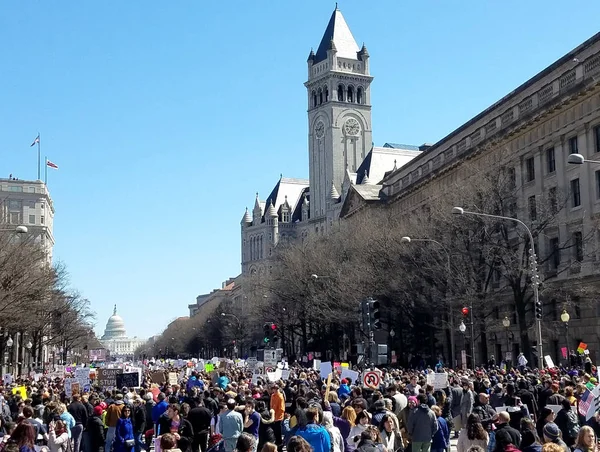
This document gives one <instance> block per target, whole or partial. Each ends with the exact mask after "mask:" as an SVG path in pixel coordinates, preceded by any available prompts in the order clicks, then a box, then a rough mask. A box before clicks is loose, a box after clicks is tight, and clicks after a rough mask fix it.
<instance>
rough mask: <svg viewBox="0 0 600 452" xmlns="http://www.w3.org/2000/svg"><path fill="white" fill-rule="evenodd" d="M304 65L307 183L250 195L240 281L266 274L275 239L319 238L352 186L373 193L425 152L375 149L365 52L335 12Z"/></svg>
mask: <svg viewBox="0 0 600 452" xmlns="http://www.w3.org/2000/svg"><path fill="white" fill-rule="evenodd" d="M307 65H308V80H307V81H306V83H305V84H304V85H305V87H306V93H307V104H308V159H309V161H308V173H309V178H308V180H305V179H292V178H284V177H281V178H280V179H279V181H278V182H277V183H276V184H275V186H274V188H273V190H272V191H271V193H270V194H269V196H268V197H267V198H266V199H265V200H261V199H260V197H259V194H258V193H257V194H256V198H255V201H254V207H253V209H252V210H251V211H250V210H248V209H246V212H245V214H244V216H243V218H242V221H241V266H242V276H251V275H253V274H262V273H265V272H268V271H269V267H270V264H269V258H270V257H271V255H272V252H273V249H274V247H275V246H277V244H278V243H279V242H280V241H287V240H302V239H303V238H304V237H306V236H307V235H308V234H309V233H315V234H324V233H325V232H326V231H327V230H329V228H331V227H332V226H333V225H334V224H336V223H337V222H338V221H339V215H340V211H341V208H342V205H343V202H344V200H345V198H346V194H347V193H348V191H349V189H350V187H352V186H356V187H360V188H357V189H356V190H357V192H358V193H360V194H361V195H362V196H364V197H365V199H368V200H369V199H371V198H373V196H377V194H378V193H379V191H380V189H381V185H379V183H380V181H381V180H382V179H383V178H384V176H385V174H387V173H388V172H391V171H393V170H394V169H397V168H399V167H401V166H402V165H404V164H405V163H407V162H409V161H410V160H412V159H413V158H415V157H416V156H417V155H419V154H421V152H422V151H423V149H425V148H426V147H427V146H426V145H424V146H421V147H417V146H410V145H398V144H393V143H386V144H385V145H384V146H383V147H375V146H373V140H372V122H371V83H372V81H373V76H372V75H371V73H370V68H369V52H368V51H367V48H366V46H365V45H363V46H362V47H359V46H358V45H357V43H356V40H355V39H354V36H353V35H352V32H351V31H350V28H349V27H348V24H347V23H346V20H345V19H344V16H343V15H342V12H341V11H340V10H339V9H338V8H337V7H336V9H335V10H334V11H333V14H332V15H331V18H330V20H329V23H328V24H327V27H326V29H325V33H324V34H323V37H322V39H321V41H320V44H319V46H318V48H317V52H316V53H315V52H314V51H312V50H311V51H310V54H309V56H308V61H307ZM298 108H300V106H298Z"/></svg>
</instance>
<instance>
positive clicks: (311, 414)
mask: <svg viewBox="0 0 600 452" xmlns="http://www.w3.org/2000/svg"><path fill="white" fill-rule="evenodd" d="M306 417H307V421H308V424H307V425H306V426H304V427H300V428H299V429H298V430H297V431H296V435H297V436H300V437H302V438H304V439H305V440H306V441H307V442H308V443H309V444H310V446H311V447H312V449H313V451H314V452H329V451H330V449H331V438H330V436H329V433H328V432H327V430H325V428H324V427H323V426H322V425H320V424H319V410H318V408H316V407H309V408H308V410H306Z"/></svg>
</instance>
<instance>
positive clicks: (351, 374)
mask: <svg viewBox="0 0 600 452" xmlns="http://www.w3.org/2000/svg"><path fill="white" fill-rule="evenodd" d="M358 376H359V374H358V372H356V371H355V370H350V369H348V368H347V367H343V368H342V375H341V377H340V378H341V379H342V380H343V379H344V378H347V379H349V380H350V384H354V383H355V382H356V380H358Z"/></svg>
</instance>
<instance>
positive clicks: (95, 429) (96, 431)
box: [87, 416, 106, 452]
mask: <svg viewBox="0 0 600 452" xmlns="http://www.w3.org/2000/svg"><path fill="white" fill-rule="evenodd" d="M87 432H88V438H89V447H90V452H98V451H99V450H100V448H101V447H104V443H105V441H106V438H105V437H104V424H103V423H102V419H100V417H98V416H92V417H90V418H89V419H88V423H87Z"/></svg>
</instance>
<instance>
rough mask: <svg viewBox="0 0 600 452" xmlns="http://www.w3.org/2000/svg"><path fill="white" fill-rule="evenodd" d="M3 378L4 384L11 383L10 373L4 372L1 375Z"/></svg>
mask: <svg viewBox="0 0 600 452" xmlns="http://www.w3.org/2000/svg"><path fill="white" fill-rule="evenodd" d="M2 378H3V379H4V385H5V386H6V385H11V384H12V382H13V376H12V375H11V374H4V376H3V377H2Z"/></svg>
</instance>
